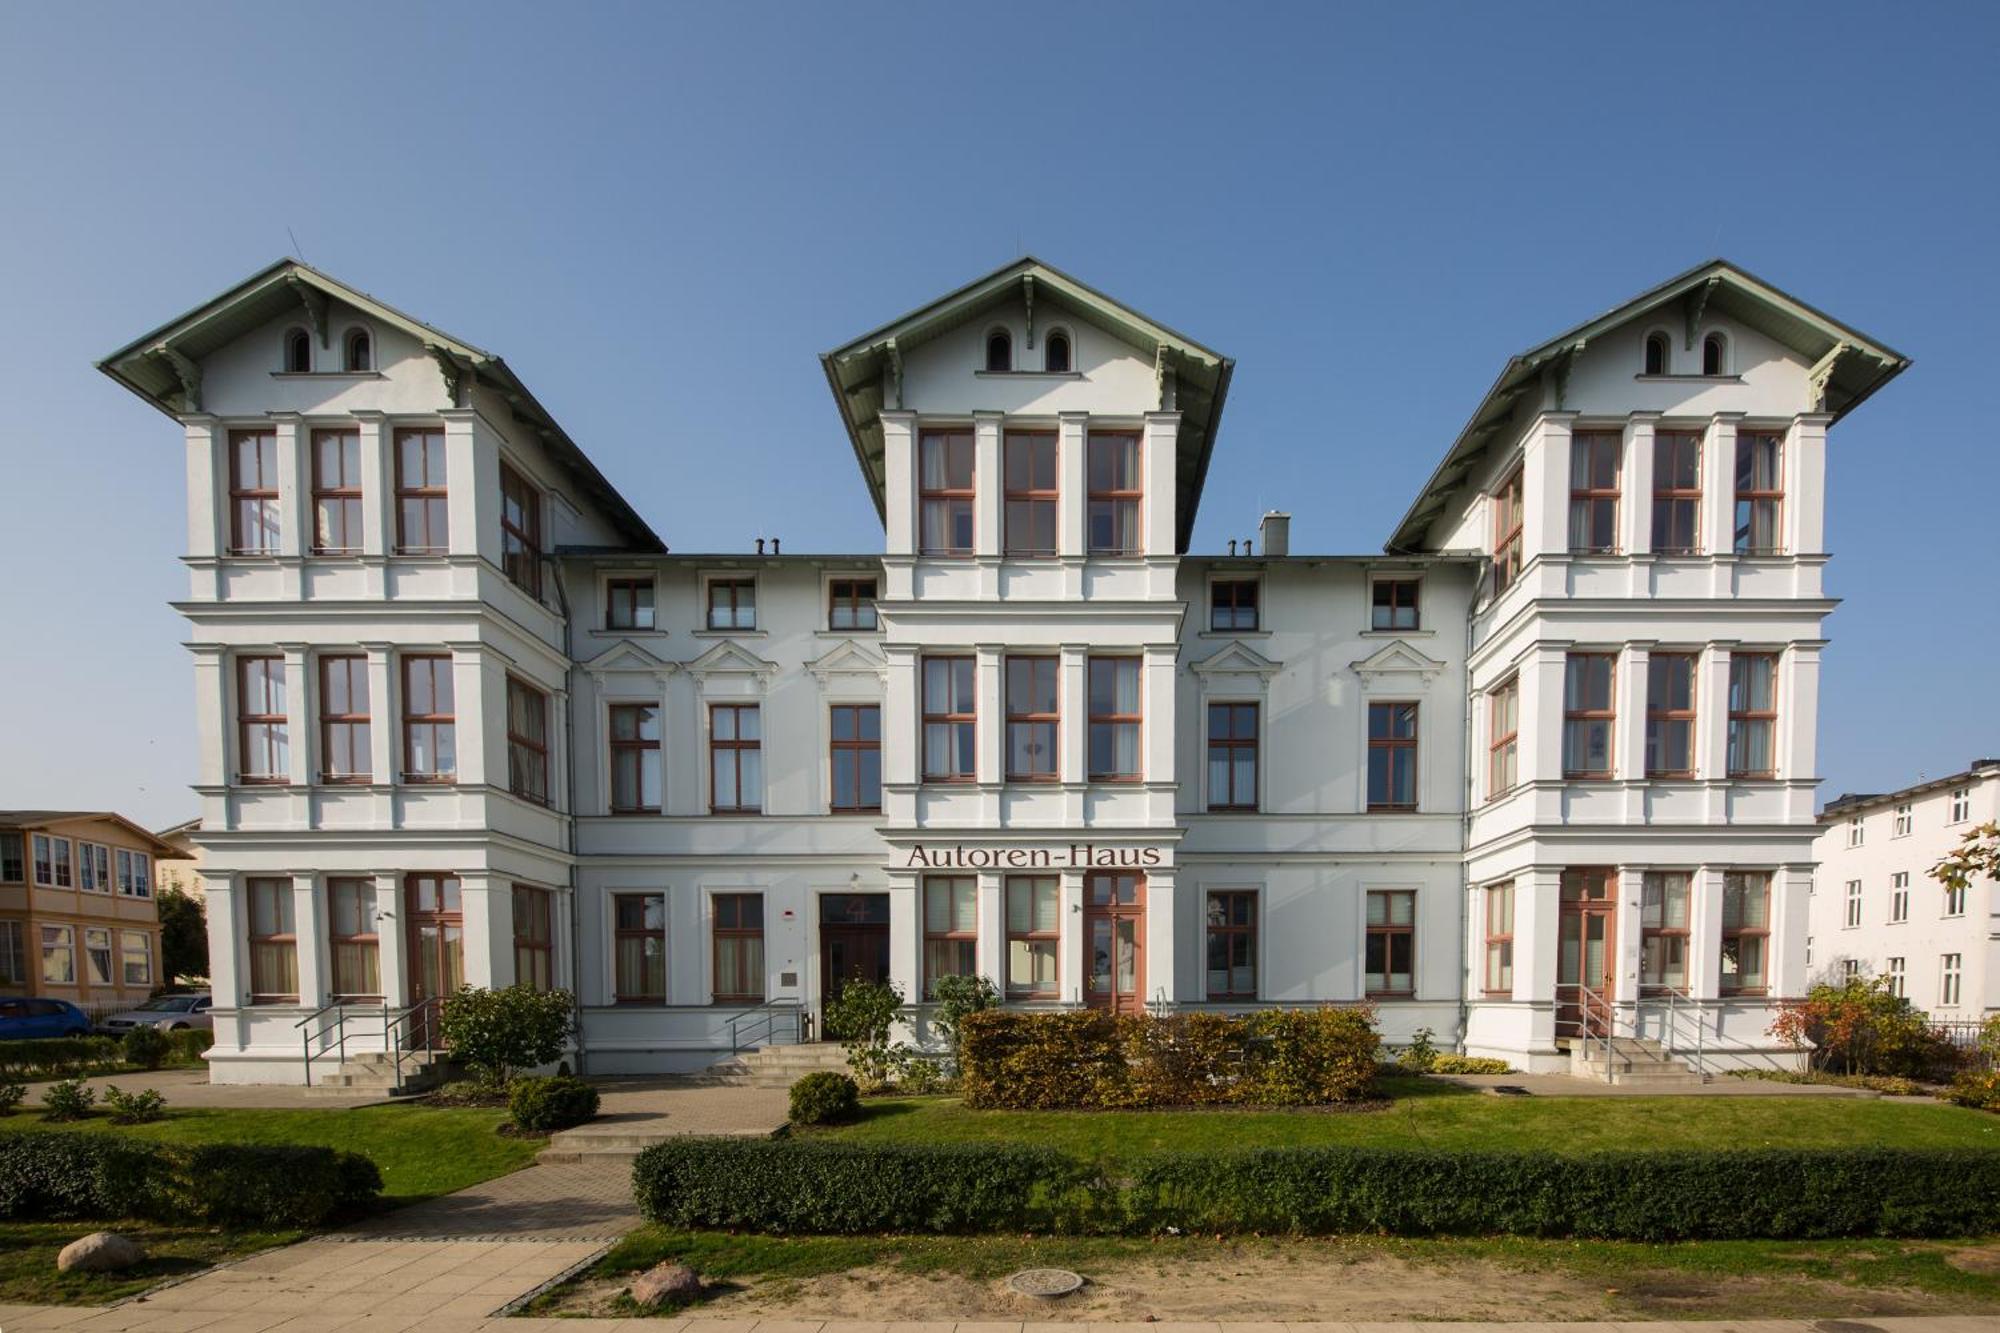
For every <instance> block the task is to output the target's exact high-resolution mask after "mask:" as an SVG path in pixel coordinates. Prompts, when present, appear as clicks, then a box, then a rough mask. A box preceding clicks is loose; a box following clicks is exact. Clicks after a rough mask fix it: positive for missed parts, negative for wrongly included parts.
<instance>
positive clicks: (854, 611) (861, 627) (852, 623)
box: [826, 574, 882, 634]
mask: <svg viewBox="0 0 2000 1333" xmlns="http://www.w3.org/2000/svg"><path fill="white" fill-rule="evenodd" d="M863 587H866V588H867V589H868V595H867V596H866V597H863V596H862V595H861V589H862V588H863ZM881 588H882V583H881V580H880V579H877V578H876V577H875V576H874V575H872V574H871V575H855V576H853V577H842V578H837V579H828V580H827V583H826V627H827V629H829V630H831V631H833V632H835V633H845V634H872V633H874V632H875V631H876V630H878V629H880V628H881V626H882V619H881V613H880V611H878V610H877V609H876V606H875V603H876V602H877V601H878V600H880V597H881ZM843 610H845V611H846V612H847V617H848V621H849V623H848V624H845V625H843V624H841V623H840V613H841V612H842V611H843ZM864 619H865V620H866V622H867V623H866V624H863V623H862V622H863V620H864Z"/></svg>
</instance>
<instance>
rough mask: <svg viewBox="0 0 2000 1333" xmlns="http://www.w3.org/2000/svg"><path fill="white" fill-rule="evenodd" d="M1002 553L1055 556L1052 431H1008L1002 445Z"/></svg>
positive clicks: (1054, 465)
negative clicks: (1004, 487)
mask: <svg viewBox="0 0 2000 1333" xmlns="http://www.w3.org/2000/svg"><path fill="white" fill-rule="evenodd" d="M1005 450H1006V457H1005V459H1004V463H1005V466H1004V468H1003V469H1002V471H1003V472H1004V473H1005V481H1006V491H1005V493H1004V495H1005V502H1006V514H1005V518H1006V521H1005V523H1004V524H1003V525H1002V529H1003V531H1004V533H1005V535H1006V553H1007V554H1008V555H1013V556H1048V555H1054V554H1055V553H1056V505H1057V495H1058V492H1057V485H1056V436H1055V432H1054V431H1025V430H1010V431H1008V432H1007V438H1006V441H1005Z"/></svg>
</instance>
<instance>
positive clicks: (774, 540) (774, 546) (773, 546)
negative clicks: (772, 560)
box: [771, 537, 783, 555]
mask: <svg viewBox="0 0 2000 1333" xmlns="http://www.w3.org/2000/svg"><path fill="white" fill-rule="evenodd" d="M771 554H772V555H781V554H783V552H781V551H779V550H778V539H777V538H776V537H773V538H771Z"/></svg>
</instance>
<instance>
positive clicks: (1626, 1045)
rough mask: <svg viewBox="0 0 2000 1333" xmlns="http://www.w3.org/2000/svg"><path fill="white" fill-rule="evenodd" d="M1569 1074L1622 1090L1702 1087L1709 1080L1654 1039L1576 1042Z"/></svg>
mask: <svg viewBox="0 0 2000 1333" xmlns="http://www.w3.org/2000/svg"><path fill="white" fill-rule="evenodd" d="M1569 1072H1570V1074H1571V1076H1572V1077H1575V1078H1587V1079H1590V1080H1591V1081H1592V1082H1596V1083H1610V1084H1616V1085H1618V1086H1620V1087H1627V1086H1633V1087H1648V1088H1660V1089H1663V1090H1664V1089H1669V1088H1689V1087H1700V1086H1701V1085H1703V1084H1704V1083H1707V1082H1708V1080H1707V1078H1705V1077H1703V1076H1702V1074H1701V1073H1699V1072H1698V1071H1697V1070H1695V1069H1694V1068H1693V1067H1692V1066H1690V1065H1689V1064H1688V1062H1687V1061H1685V1060H1683V1059H1681V1058H1680V1057H1679V1056H1678V1055H1674V1054H1672V1053H1671V1052H1669V1051H1668V1050H1666V1049H1665V1048H1664V1047H1662V1046H1661V1045H1660V1043H1659V1042H1657V1041H1654V1040H1653V1039H1652V1038H1650V1037H1610V1038H1606V1037H1601V1036H1593V1037H1590V1038H1588V1039H1578V1040H1576V1041H1573V1042H1572V1043H1571V1045H1570V1048H1569Z"/></svg>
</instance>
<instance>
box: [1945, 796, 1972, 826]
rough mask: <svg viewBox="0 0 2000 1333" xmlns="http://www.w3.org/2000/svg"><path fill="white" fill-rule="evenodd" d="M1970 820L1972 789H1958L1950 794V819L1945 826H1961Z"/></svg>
mask: <svg viewBox="0 0 2000 1333" xmlns="http://www.w3.org/2000/svg"><path fill="white" fill-rule="evenodd" d="M1970 818H1972V788H1970V787H1959V788H1956V789H1955V790H1953V792H1952V794H1951V818H1949V819H1947V820H1946V821H1945V823H1947V824H1963V823H1964V822H1965V821H1966V820H1968V819H1970Z"/></svg>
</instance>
